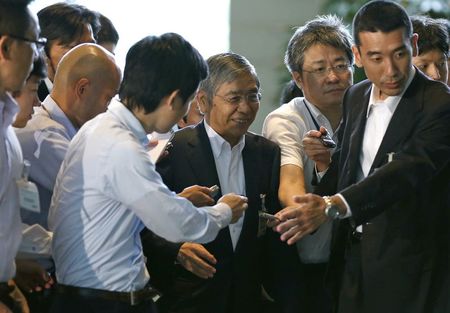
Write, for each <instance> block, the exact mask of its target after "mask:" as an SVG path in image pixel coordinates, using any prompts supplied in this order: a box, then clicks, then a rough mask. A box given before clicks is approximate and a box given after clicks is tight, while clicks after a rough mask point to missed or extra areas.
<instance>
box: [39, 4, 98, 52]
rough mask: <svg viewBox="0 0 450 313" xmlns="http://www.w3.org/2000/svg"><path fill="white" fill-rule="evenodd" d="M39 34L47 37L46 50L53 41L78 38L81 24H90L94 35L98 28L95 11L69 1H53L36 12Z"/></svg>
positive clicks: (69, 40) (66, 41) (81, 30)
mask: <svg viewBox="0 0 450 313" xmlns="http://www.w3.org/2000/svg"><path fill="white" fill-rule="evenodd" d="M37 15H38V18H39V25H40V27H41V35H42V36H43V37H45V38H47V45H46V47H45V48H46V50H45V51H46V52H47V54H48V52H49V51H48V49H49V47H50V46H51V45H52V44H53V42H54V41H59V42H60V43H61V44H63V45H67V44H70V43H71V42H73V41H75V40H76V39H78V38H79V37H80V36H81V34H82V32H83V26H84V25H86V24H90V25H91V28H92V32H93V34H94V37H96V36H97V33H98V30H99V29H100V22H99V18H98V15H97V13H96V12H93V11H91V10H89V9H87V8H86V7H84V6H81V5H77V4H69V3H64V2H60V3H55V4H52V5H50V6H48V7H45V8H43V9H42V10H40V11H39V12H38V14H37Z"/></svg>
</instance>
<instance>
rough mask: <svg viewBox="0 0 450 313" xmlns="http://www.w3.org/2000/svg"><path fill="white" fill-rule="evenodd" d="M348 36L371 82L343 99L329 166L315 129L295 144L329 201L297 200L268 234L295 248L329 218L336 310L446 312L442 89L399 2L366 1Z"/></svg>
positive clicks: (448, 144) (448, 123)
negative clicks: (420, 64) (417, 59)
mask: <svg viewBox="0 0 450 313" xmlns="http://www.w3.org/2000/svg"><path fill="white" fill-rule="evenodd" d="M353 31H354V40H355V46H354V47H353V52H354V54H355V59H356V64H357V65H358V66H361V67H364V70H365V72H366V75H367V77H368V78H369V80H366V81H363V82H361V83H359V84H356V85H354V86H353V87H350V88H349V90H348V91H347V93H346V95H345V96H344V100H343V120H342V122H341V125H340V127H339V132H338V138H339V146H338V148H337V150H336V152H335V153H334V155H333V157H332V160H331V163H330V154H329V152H328V151H327V149H325V148H324V147H323V145H322V144H321V142H320V140H319V138H320V136H321V135H322V134H323V129H321V132H320V131H310V132H309V135H308V136H307V137H305V138H304V139H303V144H304V145H305V150H306V151H307V154H308V155H309V156H310V157H311V158H313V159H314V160H315V162H316V169H317V171H318V172H319V173H318V177H317V178H318V180H320V184H319V185H318V187H317V189H316V191H315V192H317V193H318V194H321V195H333V196H331V197H327V196H325V197H323V198H322V197H320V196H317V195H313V194H309V195H306V196H304V197H298V198H297V202H298V206H297V207H295V206H293V207H289V208H286V209H284V210H282V211H281V212H280V213H278V214H277V216H278V217H279V218H280V219H281V220H282V221H283V222H282V223H280V224H279V225H277V226H276V230H277V231H279V232H281V233H282V236H281V239H282V240H287V241H288V243H293V242H295V241H296V240H298V239H299V238H301V237H302V236H304V235H306V234H308V233H310V232H312V231H313V230H314V229H316V228H317V226H319V225H321V224H322V223H323V222H324V221H325V220H326V219H327V218H334V219H335V222H336V223H335V229H334V233H333V248H332V249H333V250H332V255H331V260H330V268H329V274H330V276H329V277H330V281H331V282H333V283H334V287H335V289H334V290H335V296H336V300H337V302H336V309H337V312H342V313H344V312H345V313H352V312H355V313H356V312H357V313H366V312H369V313H370V312H374V313H375V312H377V313H378V312H408V313H411V312H413V313H426V312H449V311H448V310H449V308H448V295H449V291H448V267H449V263H448V239H449V237H448V229H449V220H448V210H449V203H448V193H449V189H448V186H449V183H448V180H449V177H448V174H445V173H448V170H449V160H450V91H449V89H448V88H447V87H446V86H445V85H444V84H441V83H439V82H435V81H432V80H429V79H428V78H426V77H425V76H424V75H423V74H422V73H421V72H420V71H418V70H417V69H416V68H414V67H413V65H412V57H413V56H415V55H416V54H417V35H416V34H413V33H412V26H411V22H410V20H409V18H408V15H407V13H406V12H405V10H404V9H403V8H402V7H401V6H399V5H398V4H396V3H393V2H388V1H373V2H369V3H367V4H366V5H364V6H363V7H362V8H361V9H360V10H359V11H358V13H357V14H356V16H355V18H354V21H353ZM325 172H326V173H325ZM324 173H325V174H324ZM336 192H338V193H337V194H335V193H336ZM446 283H447V287H445V284H446ZM443 295H446V296H443Z"/></svg>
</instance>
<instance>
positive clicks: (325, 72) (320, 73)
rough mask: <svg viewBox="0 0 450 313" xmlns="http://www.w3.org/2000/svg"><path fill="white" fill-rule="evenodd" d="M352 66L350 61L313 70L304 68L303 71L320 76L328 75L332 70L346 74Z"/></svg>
mask: <svg viewBox="0 0 450 313" xmlns="http://www.w3.org/2000/svg"><path fill="white" fill-rule="evenodd" d="M351 67H352V65H351V64H350V63H343V64H338V65H335V66H330V67H319V68H316V69H312V70H305V69H302V71H303V72H306V73H311V74H314V75H316V76H319V77H324V76H327V75H328V73H329V72H330V71H333V72H334V73H335V74H344V73H347V72H348V70H349V69H350V68H351Z"/></svg>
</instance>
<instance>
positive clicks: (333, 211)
mask: <svg viewBox="0 0 450 313" xmlns="http://www.w3.org/2000/svg"><path fill="white" fill-rule="evenodd" d="M322 198H323V200H324V201H325V205H326V207H325V210H324V212H325V215H326V216H328V217H329V218H331V219H333V220H335V219H337V218H339V217H340V216H341V213H340V212H339V208H338V206H337V205H335V204H334V203H333V201H332V200H331V197H328V196H325V197H322Z"/></svg>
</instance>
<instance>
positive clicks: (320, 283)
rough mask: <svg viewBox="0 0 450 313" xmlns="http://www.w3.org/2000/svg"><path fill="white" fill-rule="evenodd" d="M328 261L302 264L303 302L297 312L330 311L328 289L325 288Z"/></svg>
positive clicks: (319, 312)
mask: <svg viewBox="0 0 450 313" xmlns="http://www.w3.org/2000/svg"><path fill="white" fill-rule="evenodd" d="M327 265H328V263H318V264H302V265H301V267H302V277H303V279H304V281H303V282H304V294H303V295H302V298H303V304H304V305H302V307H301V309H299V312H302V313H303V312H305V313H331V312H332V307H333V306H332V302H331V295H330V293H329V291H328V290H327V289H326V288H325V273H326V270H327Z"/></svg>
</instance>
